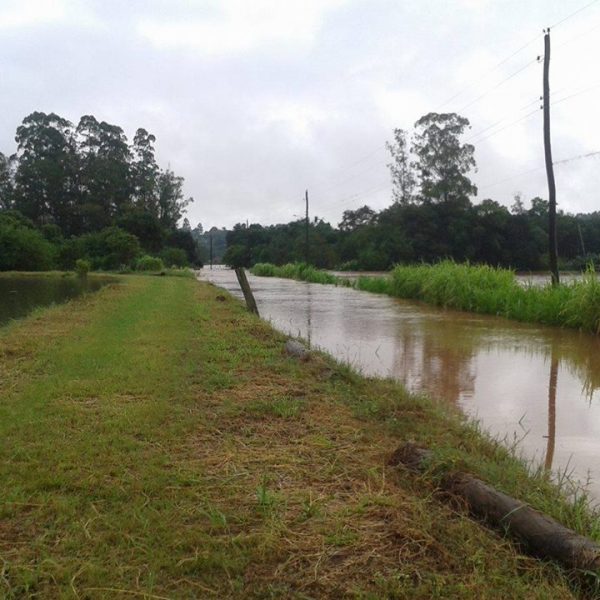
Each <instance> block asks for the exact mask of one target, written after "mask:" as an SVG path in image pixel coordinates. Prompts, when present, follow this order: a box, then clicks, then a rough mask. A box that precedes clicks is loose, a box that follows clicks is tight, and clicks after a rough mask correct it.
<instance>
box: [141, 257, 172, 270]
mask: <svg viewBox="0 0 600 600" xmlns="http://www.w3.org/2000/svg"><path fill="white" fill-rule="evenodd" d="M135 268H136V270H137V271H162V270H163V269H164V268H165V265H164V263H163V261H162V260H161V259H160V258H158V257H157V256H148V255H147V254H146V255H145V256H142V257H141V258H138V260H137V262H136V263H135Z"/></svg>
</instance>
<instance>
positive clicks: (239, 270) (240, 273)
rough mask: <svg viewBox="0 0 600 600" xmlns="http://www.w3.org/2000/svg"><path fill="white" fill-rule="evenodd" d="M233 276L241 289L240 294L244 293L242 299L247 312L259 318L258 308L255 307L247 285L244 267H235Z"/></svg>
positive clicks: (254, 301)
mask: <svg viewBox="0 0 600 600" xmlns="http://www.w3.org/2000/svg"><path fill="white" fill-rule="evenodd" d="M235 274H236V276H237V279H238V282H239V284H240V287H241V288H242V292H243V293H244V298H245V300H246V306H247V308H248V310H249V311H250V312H251V313H254V314H255V315H257V316H259V315H258V307H257V306H256V300H255V299H254V294H253V293H252V289H251V288H250V284H249V283H248V279H247V277H246V271H245V270H244V267H236V269H235Z"/></svg>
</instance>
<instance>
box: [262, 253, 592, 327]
mask: <svg viewBox="0 0 600 600" xmlns="http://www.w3.org/2000/svg"><path fill="white" fill-rule="evenodd" d="M252 273H254V274H255V275H263V276H275V277H291V278H293V279H301V280H304V281H311V282H314V283H333V284H340V283H341V284H343V285H348V280H347V279H345V278H339V277H336V276H334V275H331V274H330V273H326V272H323V271H318V270H316V269H314V268H312V267H307V266H306V265H303V264H296V265H285V266H284V267H275V266H274V265H268V264H259V265H256V266H255V267H254V268H253V269H252ZM353 285H354V287H356V289H359V290H364V291H368V292H374V293H378V294H388V295H390V296H396V297H398V298H408V299H414V300H421V301H423V302H427V303H429V304H434V305H436V306H442V307H445V308H453V309H457V310H466V311H472V312H478V313H483V314H489V315H497V316H501V317H506V318H508V319H515V320H518V321H524V322H529V323H543V324H546V325H559V326H564V327H572V328H575V329H581V330H583V331H589V332H592V333H596V334H600V281H599V280H598V277H597V275H596V273H595V272H594V270H593V269H591V268H590V269H589V270H588V271H587V272H586V273H585V274H584V276H583V278H582V279H581V280H580V281H573V282H571V283H568V284H563V285H561V286H558V287H553V286H552V285H550V284H548V285H545V286H535V285H522V284H520V283H519V282H518V281H517V279H516V277H515V274H514V272H513V271H510V270H508V269H495V268H492V267H489V266H485V265H470V264H458V263H455V262H453V261H448V260H446V261H442V262H440V263H437V264H435V265H425V264H423V265H408V266H404V265H399V266H396V267H394V269H392V271H390V273H389V274H388V275H386V276H381V277H367V276H361V277H359V278H358V279H357V280H356V281H355V282H354V284H353Z"/></svg>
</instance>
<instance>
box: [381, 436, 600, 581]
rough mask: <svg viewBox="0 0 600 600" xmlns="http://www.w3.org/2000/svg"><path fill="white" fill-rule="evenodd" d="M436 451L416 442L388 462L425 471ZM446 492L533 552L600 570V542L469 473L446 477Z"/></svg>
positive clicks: (571, 566) (583, 567) (405, 447)
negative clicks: (580, 533)
mask: <svg viewBox="0 0 600 600" xmlns="http://www.w3.org/2000/svg"><path fill="white" fill-rule="evenodd" d="M432 457H433V453H432V452H431V451H430V450H426V449H424V448H419V447H418V446H416V445H415V444H410V443H409V444H404V445H402V446H400V447H399V448H398V449H397V450H396V451H395V452H394V453H393V454H392V456H391V457H390V460H389V461H388V464H390V465H392V466H394V465H399V464H402V465H404V466H405V467H407V468H409V469H411V470H414V471H421V472H422V471H424V470H426V469H427V468H428V466H429V464H430V463H431V459H432ZM442 487H443V489H444V490H445V491H447V492H450V493H451V494H453V495H455V496H457V497H459V498H461V499H462V500H464V501H465V502H466V504H467V506H468V508H469V510H470V512H471V513H472V514H474V515H476V516H477V517H479V518H481V519H484V520H485V521H487V522H488V523H489V524H490V525H493V526H494V527H497V528H501V529H503V530H505V531H506V532H508V533H509V534H510V535H512V536H514V537H515V538H517V540H518V541H519V542H521V544H522V545H523V546H524V547H525V548H526V549H527V550H528V551H529V552H530V553H532V554H534V555H535V556H538V557H540V558H550V559H553V560H555V561H557V562H559V563H561V564H562V565H564V566H566V567H568V568H571V569H582V570H585V571H594V572H600V545H599V544H597V543H596V542H594V541H592V540H590V539H588V538H586V537H584V536H582V535H579V534H578V533H576V532H575V531H573V530H571V529H568V528H567V527H565V526H564V525H561V524H560V523H559V522H558V521H556V520H554V519H552V518H551V517H549V516H547V515H545V514H543V513H541V512H539V511H537V510H535V509H533V508H531V506H529V505H528V504H526V503H524V502H521V501H519V500H516V499H515V498H512V497H511V496H508V495H507V494H504V493H503V492H499V491H498V490H496V489H495V488H493V487H492V486H490V485H488V484H487V483H485V482H483V481H481V479H477V478H476V477H473V476H472V475H469V474H468V473H460V472H459V473H454V474H452V475H448V476H447V477H445V478H444V479H443V482H442Z"/></svg>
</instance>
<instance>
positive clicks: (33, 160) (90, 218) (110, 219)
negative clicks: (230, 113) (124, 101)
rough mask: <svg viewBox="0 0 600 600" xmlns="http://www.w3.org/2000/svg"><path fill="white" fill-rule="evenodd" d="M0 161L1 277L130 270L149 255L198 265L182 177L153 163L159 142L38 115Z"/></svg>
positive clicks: (89, 122)
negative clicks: (78, 269) (83, 265)
mask: <svg viewBox="0 0 600 600" xmlns="http://www.w3.org/2000/svg"><path fill="white" fill-rule="evenodd" d="M15 139H16V142H17V151H16V153H15V154H13V155H12V156H10V157H7V156H5V155H4V154H2V153H0V217H1V219H0V248H1V250H2V258H1V259H0V269H1V270H7V269H16V270H24V269H26V270H45V269H50V268H54V267H57V268H63V269H72V268H74V267H75V263H76V261H77V260H86V261H88V262H89V263H90V265H91V267H92V268H93V269H128V268H131V267H132V266H134V264H135V261H136V260H137V259H138V258H139V257H140V256H142V255H144V254H147V255H151V256H162V255H163V254H164V255H165V256H167V257H169V263H170V264H173V265H176V266H186V265H188V264H190V263H191V264H200V253H199V248H198V244H197V242H196V241H195V239H194V237H193V235H192V230H191V227H190V225H189V222H187V219H185V220H184V222H183V226H182V227H179V225H178V223H179V221H180V220H181V219H182V218H183V215H184V213H185V211H186V207H187V206H188V205H189V203H190V202H192V201H193V199H192V198H187V199H186V198H184V195H183V178H182V177H178V176H177V175H175V174H174V173H173V172H172V171H171V170H170V169H167V170H162V169H160V168H159V166H158V165H157V163H156V159H155V150H154V143H155V141H156V139H155V137H154V136H153V135H152V134H150V133H148V132H147V131H146V130H145V129H142V128H140V129H138V130H137V131H136V133H135V136H134V139H133V141H132V142H131V143H129V142H128V140H127V137H126V136H125V134H124V132H123V130H122V129H121V128H120V127H118V126H117V125H112V124H110V123H106V122H104V121H102V122H99V121H98V120H97V119H96V118H95V117H93V116H92V115H84V116H83V117H81V119H80V120H79V123H78V124H77V125H76V126H75V125H73V124H72V123H70V122H69V121H68V120H66V119H64V118H62V117H60V116H58V115H56V114H54V113H50V114H46V113H43V112H34V113H32V114H30V115H29V116H27V117H26V118H25V119H24V120H23V123H22V124H21V125H20V126H19V127H18V129H17V133H16V138H15Z"/></svg>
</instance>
